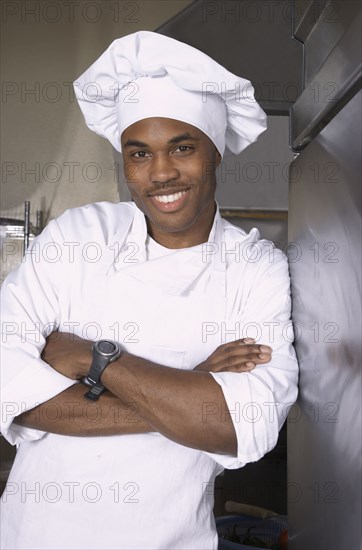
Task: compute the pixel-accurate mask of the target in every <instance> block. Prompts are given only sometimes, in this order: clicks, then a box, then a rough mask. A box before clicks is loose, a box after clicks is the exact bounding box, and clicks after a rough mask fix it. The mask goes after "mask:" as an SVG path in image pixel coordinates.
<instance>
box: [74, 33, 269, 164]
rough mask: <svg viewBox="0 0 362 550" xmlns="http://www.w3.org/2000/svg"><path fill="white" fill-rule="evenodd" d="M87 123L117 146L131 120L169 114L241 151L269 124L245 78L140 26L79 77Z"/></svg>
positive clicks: (79, 95) (220, 143) (77, 89)
mask: <svg viewBox="0 0 362 550" xmlns="http://www.w3.org/2000/svg"><path fill="white" fill-rule="evenodd" d="M74 89H75V95H76V97H77V100H78V102H79V105H80V108H81V110H82V112H83V115H84V118H85V121H86V124H87V126H88V127H89V128H90V129H91V130H93V131H94V132H96V133H97V134H99V135H100V136H103V137H105V138H107V139H108V140H109V141H110V142H111V143H112V145H113V146H114V147H115V148H116V149H117V151H119V150H120V148H121V143H120V136H121V134H122V132H123V131H124V130H125V129H126V128H127V127H128V126H130V125H131V124H133V123H135V122H137V121H139V120H142V119H145V118H150V117H166V118H172V119H176V120H181V121H182V122H187V123H188V124H191V125H193V126H195V127H196V128H199V129H200V130H201V131H202V132H204V133H205V134H206V135H207V136H208V137H209V138H210V139H211V140H212V141H213V142H214V144H215V146H216V148H217V149H218V151H219V152H220V154H221V155H223V154H224V151H225V152H231V153H235V154H238V153H240V152H241V151H242V150H243V149H245V147H247V146H248V145H250V144H251V143H253V142H254V141H255V140H256V139H257V138H258V136H259V134H261V133H262V132H263V131H264V130H265V129H266V115H265V113H264V111H263V110H262V109H261V108H260V106H259V105H258V103H257V102H256V101H255V99H254V89H253V87H252V85H251V83H250V82H249V81H248V80H245V79H243V78H241V77H239V76H236V75H234V74H232V73H230V72H229V71H227V70H226V69H225V68H224V67H222V66H221V65H219V64H218V63H217V62H216V61H214V60H213V59H211V58H210V57H209V56H207V55H206V54H204V53H202V52H200V51H199V50H197V49H195V48H193V47H191V46H189V45H187V44H184V43H183V42H179V41H178V40H174V39H173V38H169V37H168V36H164V35H162V34H158V33H154V32H148V31H140V32H136V33H133V34H130V35H128V36H124V37H123V38H119V39H118V40H115V41H114V42H112V44H111V45H110V46H109V48H108V49H107V50H106V51H105V52H104V53H103V54H102V55H101V56H100V57H99V59H97V61H95V63H93V65H91V67H89V69H88V70H87V71H85V73H83V74H82V75H81V76H80V77H79V78H78V79H77V80H76V81H75V82H74Z"/></svg>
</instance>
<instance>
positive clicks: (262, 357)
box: [194, 338, 272, 372]
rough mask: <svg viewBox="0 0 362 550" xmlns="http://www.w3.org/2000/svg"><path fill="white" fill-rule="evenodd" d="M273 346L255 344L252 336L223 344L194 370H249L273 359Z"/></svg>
mask: <svg viewBox="0 0 362 550" xmlns="http://www.w3.org/2000/svg"><path fill="white" fill-rule="evenodd" d="M271 354H272V348H271V347H270V346H264V345H263V344H255V340H253V339H252V338H242V339H241V340H235V341H234V342H228V343H226V344H222V345H221V346H219V347H218V348H216V350H215V351H214V352H213V353H212V354H211V355H210V356H209V357H208V358H207V359H206V360H205V361H203V362H202V363H200V364H199V365H197V366H196V367H195V368H194V370H201V371H206V372H225V371H227V372H249V371H251V370H253V369H254V368H255V367H256V365H263V364H265V363H268V362H269V361H270V360H271Z"/></svg>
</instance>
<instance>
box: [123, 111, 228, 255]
mask: <svg viewBox="0 0 362 550" xmlns="http://www.w3.org/2000/svg"><path fill="white" fill-rule="evenodd" d="M121 143H122V154H123V162H124V172H125V176H126V181H127V185H128V188H129V191H130V193H131V196H132V199H133V200H134V202H135V203H136V205H137V206H138V208H139V209H140V210H142V212H143V213H144V214H145V216H146V219H147V226H148V232H149V234H150V235H151V237H152V238H154V239H155V240H156V241H157V242H159V243H160V244H162V245H164V246H166V247H168V248H186V247H189V246H194V245H196V244H200V243H202V242H206V241H207V239H208V236H209V233H210V230H211V227H212V222H213V218H214V215H215V208H216V207H215V199H214V195H215V188H216V176H215V170H216V167H217V166H218V164H219V163H220V161H221V156H220V153H219V152H218V151H217V149H216V148H215V145H214V144H213V142H212V141H211V140H210V139H209V138H208V137H207V136H206V135H205V134H204V133H203V132H202V131H201V130H199V129H198V128H195V127H194V126H191V125H190V124H186V123H185V122H180V121H178V120H174V119H169V118H147V119H143V120H140V121H139V122H136V123H134V124H132V125H131V126H129V127H128V128H126V130H124V132H123V133H122V136H121Z"/></svg>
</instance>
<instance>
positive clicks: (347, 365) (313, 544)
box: [288, 92, 362, 550]
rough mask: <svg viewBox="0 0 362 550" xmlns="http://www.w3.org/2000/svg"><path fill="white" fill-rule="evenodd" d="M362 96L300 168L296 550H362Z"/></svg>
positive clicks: (296, 169)
mask: <svg viewBox="0 0 362 550" xmlns="http://www.w3.org/2000/svg"><path fill="white" fill-rule="evenodd" d="M361 100H362V97H361V92H360V93H358V94H357V95H356V96H355V97H354V98H353V99H352V100H351V101H350V102H349V103H348V104H347V105H346V106H345V107H344V108H343V110H341V111H340V112H339V114H338V115H337V116H336V117H335V118H334V119H333V120H332V121H331V122H330V123H329V124H328V125H327V126H326V127H325V128H324V130H323V131H322V132H321V133H320V135H319V136H318V137H316V138H315V139H314V140H313V141H312V142H311V143H310V144H309V145H308V146H307V147H306V148H305V149H304V150H303V152H302V153H301V154H300V155H299V157H298V158H297V159H296V160H295V161H294V162H293V165H292V172H291V174H294V176H293V178H292V181H291V186H290V208H289V242H290V243H292V244H290V245H289V252H290V261H291V263H290V268H291V277H292V293H293V319H294V323H295V327H296V335H297V341H296V350H297V355H298V359H299V363H300V395H299V400H298V403H297V406H296V407H295V409H294V412H293V414H292V416H291V417H290V419H289V427H288V469H289V474H288V484H289V510H288V512H289V525H290V536H291V540H290V546H288V548H290V550H358V549H360V548H361V540H362V539H361V453H362V448H361V383H362V381H361V348H360V339H361V162H360V155H361V122H360V117H361ZM293 179H294V181H293Z"/></svg>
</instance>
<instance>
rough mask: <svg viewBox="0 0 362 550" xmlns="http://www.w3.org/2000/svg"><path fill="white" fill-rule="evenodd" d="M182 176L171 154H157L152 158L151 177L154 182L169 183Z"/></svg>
mask: <svg viewBox="0 0 362 550" xmlns="http://www.w3.org/2000/svg"><path fill="white" fill-rule="evenodd" d="M179 176H180V172H179V170H178V169H177V168H176V166H175V164H174V162H173V160H172V158H170V156H169V155H167V154H166V155H155V157H154V158H153V159H152V166H151V172H150V178H151V181H152V183H168V182H169V181H174V180H177V179H178V177H179Z"/></svg>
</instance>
